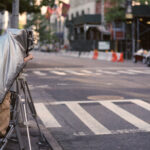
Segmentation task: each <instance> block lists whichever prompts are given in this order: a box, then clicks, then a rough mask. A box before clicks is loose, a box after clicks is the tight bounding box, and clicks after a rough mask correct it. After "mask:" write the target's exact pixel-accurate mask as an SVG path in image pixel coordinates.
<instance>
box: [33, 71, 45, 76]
mask: <svg viewBox="0 0 150 150" xmlns="http://www.w3.org/2000/svg"><path fill="white" fill-rule="evenodd" d="M33 73H34V74H36V75H39V76H46V75H47V74H46V73H43V72H41V71H33Z"/></svg>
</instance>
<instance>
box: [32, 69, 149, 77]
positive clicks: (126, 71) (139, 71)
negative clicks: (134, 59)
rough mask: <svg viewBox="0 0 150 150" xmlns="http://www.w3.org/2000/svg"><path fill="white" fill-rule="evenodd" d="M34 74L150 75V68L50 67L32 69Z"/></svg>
mask: <svg viewBox="0 0 150 150" xmlns="http://www.w3.org/2000/svg"><path fill="white" fill-rule="evenodd" d="M32 73H33V74H34V75H37V76H40V77H42V76H43V77H44V76H49V75H56V76H69V75H74V76H87V77H88V76H100V75H111V76H118V75H131V76H134V75H141V74H143V75H149V74H150V71H149V70H144V69H143V70H142V69H137V70H136V69H81V68H79V69H70V70H69V69H50V70H36V71H34V70H32Z"/></svg>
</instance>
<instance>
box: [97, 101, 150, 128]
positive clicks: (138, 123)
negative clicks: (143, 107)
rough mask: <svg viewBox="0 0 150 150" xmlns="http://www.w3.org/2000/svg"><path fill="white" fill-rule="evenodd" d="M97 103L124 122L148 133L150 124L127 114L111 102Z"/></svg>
mask: <svg viewBox="0 0 150 150" xmlns="http://www.w3.org/2000/svg"><path fill="white" fill-rule="evenodd" d="M99 103H100V104H102V105H103V106H105V107H106V108H108V109H109V110H111V111H112V112H114V113H115V114H116V115H118V116H120V117H121V118H123V119H124V120H126V121H127V122H129V123H131V124H132V125H134V126H136V127H137V128H139V129H140V130H144V131H150V124H148V123H147V122H145V121H143V120H141V119H140V118H138V117H136V116H134V115H133V114H131V113H129V112H127V111H126V110H124V109H122V108H120V107H119V106H117V105H115V104H113V103H112V102H99Z"/></svg>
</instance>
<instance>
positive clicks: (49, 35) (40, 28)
mask: <svg viewBox="0 0 150 150" xmlns="http://www.w3.org/2000/svg"><path fill="white" fill-rule="evenodd" d="M31 26H32V27H34V28H35V31H36V32H37V33H38V34H39V41H40V43H41V44H50V43H53V42H56V41H57V40H58V39H57V37H56V36H55V35H54V34H53V32H52V31H51V26H50V21H49V19H47V18H46V17H45V15H41V14H40V13H37V14H32V15H31V19H30V20H28V23H27V25H26V27H31Z"/></svg>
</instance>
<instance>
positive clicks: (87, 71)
mask: <svg viewBox="0 0 150 150" xmlns="http://www.w3.org/2000/svg"><path fill="white" fill-rule="evenodd" d="M81 72H84V73H88V74H91V73H92V72H91V71H89V70H81Z"/></svg>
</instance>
